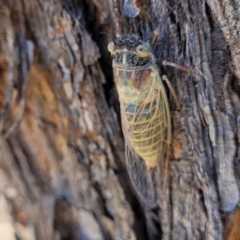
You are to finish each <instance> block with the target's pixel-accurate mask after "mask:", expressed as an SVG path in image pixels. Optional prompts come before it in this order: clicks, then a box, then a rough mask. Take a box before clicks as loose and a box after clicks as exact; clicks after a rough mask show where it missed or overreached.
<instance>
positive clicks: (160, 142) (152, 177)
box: [121, 72, 171, 208]
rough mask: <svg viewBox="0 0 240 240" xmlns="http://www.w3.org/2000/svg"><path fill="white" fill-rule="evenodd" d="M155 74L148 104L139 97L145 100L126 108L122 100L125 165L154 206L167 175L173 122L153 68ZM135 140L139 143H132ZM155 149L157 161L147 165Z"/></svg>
mask: <svg viewBox="0 0 240 240" xmlns="http://www.w3.org/2000/svg"><path fill="white" fill-rule="evenodd" d="M156 74H157V76H156ZM152 77H153V78H154V80H153V82H154V84H153V85H152V88H151V89H150V90H149V96H150V101H147V102H146V104H145V103H144V102H143V101H142V99H140V100H139V102H141V103H142V102H143V103H142V104H138V105H136V106H135V107H132V106H131V105H130V104H129V106H128V107H127V108H126V104H125V105H123V103H121V116H122V129H123V133H124V138H125V159H126V168H127V171H128V175H129V178H130V181H131V184H132V187H133V189H134V192H135V193H136V195H137V197H138V198H139V200H140V202H141V203H142V204H143V205H144V206H145V207H147V208H153V207H154V206H156V204H157V192H156V191H157V189H158V187H160V181H161V179H163V178H164V176H163V175H164V174H162V173H163V169H164V167H165V165H164V163H165V158H166V155H165V153H166V147H167V146H168V145H169V143H170V141H171V125H170V124H171V122H170V114H169V107H168V102H167V97H166V93H165V89H164V87H163V84H162V81H161V79H160V77H159V75H158V73H156V72H154V73H153V75H152ZM146 99H147V98H146ZM148 100H149V99H148ZM133 140H134V141H137V144H134V145H133ZM155 152H156V156H157V157H156V163H154V164H152V165H151V166H150V167H149V166H148V167H147V166H146V161H147V158H145V156H148V155H149V154H152V155H153V156H154V154H155ZM140 155H141V156H142V157H143V158H144V159H145V160H144V159H143V158H141V157H140Z"/></svg>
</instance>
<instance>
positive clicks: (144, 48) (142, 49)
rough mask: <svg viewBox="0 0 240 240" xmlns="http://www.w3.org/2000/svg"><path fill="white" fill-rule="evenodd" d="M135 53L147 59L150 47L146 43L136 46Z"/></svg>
mask: <svg viewBox="0 0 240 240" xmlns="http://www.w3.org/2000/svg"><path fill="white" fill-rule="evenodd" d="M136 52H137V53H138V54H139V56H141V57H147V56H148V55H149V54H150V52H151V48H150V45H149V44H147V43H145V44H141V45H139V46H137V48H136Z"/></svg>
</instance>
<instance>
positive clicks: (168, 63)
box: [162, 61, 206, 79]
mask: <svg viewBox="0 0 240 240" xmlns="http://www.w3.org/2000/svg"><path fill="white" fill-rule="evenodd" d="M162 65H164V66H170V67H175V68H178V69H181V70H182V71H186V72H194V73H198V74H200V75H201V76H202V77H203V78H204V79H206V76H205V75H204V74H203V73H202V72H201V71H200V70H198V69H195V68H189V67H187V66H183V65H179V64H176V63H172V62H167V61H162Z"/></svg>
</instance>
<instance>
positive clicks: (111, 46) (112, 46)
mask: <svg viewBox="0 0 240 240" xmlns="http://www.w3.org/2000/svg"><path fill="white" fill-rule="evenodd" d="M107 48H108V51H109V52H110V53H111V52H113V50H114V42H113V41H111V42H110V43H109V44H108V47H107Z"/></svg>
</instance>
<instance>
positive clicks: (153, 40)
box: [150, 0, 181, 45]
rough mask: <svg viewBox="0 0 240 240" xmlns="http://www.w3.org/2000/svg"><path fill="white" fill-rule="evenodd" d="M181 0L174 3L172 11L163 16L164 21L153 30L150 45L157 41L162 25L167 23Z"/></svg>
mask: <svg viewBox="0 0 240 240" xmlns="http://www.w3.org/2000/svg"><path fill="white" fill-rule="evenodd" d="M180 2H181V0H179V1H177V2H176V3H175V4H174V5H173V7H172V8H171V9H170V11H169V12H168V13H167V14H166V15H165V16H164V17H163V19H162V21H161V22H160V24H159V25H158V26H157V28H156V29H155V30H154V31H153V33H152V36H151V40H150V45H153V44H154V43H155V42H156V40H157V38H158V35H159V32H160V29H161V27H162V25H163V24H164V23H165V21H166V19H167V18H168V17H169V15H170V14H171V13H172V12H173V11H174V10H175V9H176V8H177V6H178V4H179V3H180Z"/></svg>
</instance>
